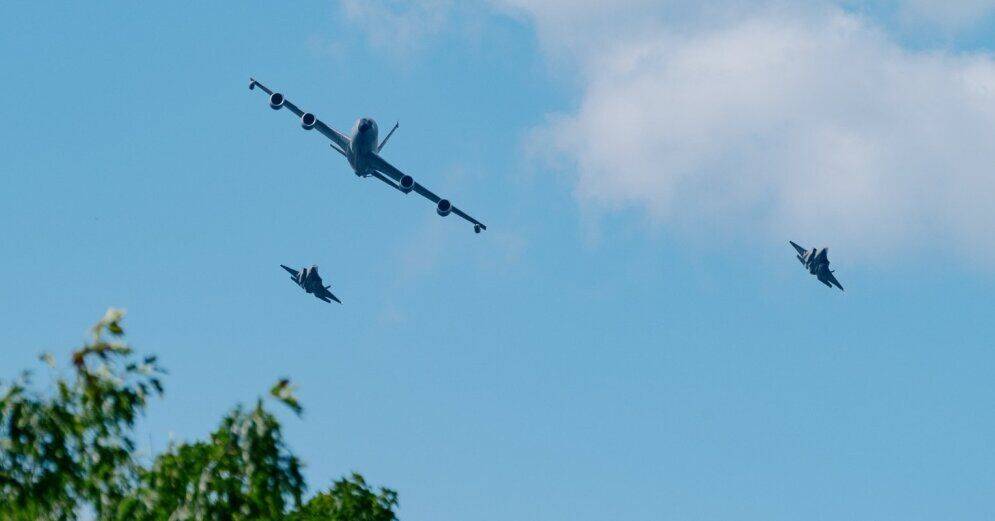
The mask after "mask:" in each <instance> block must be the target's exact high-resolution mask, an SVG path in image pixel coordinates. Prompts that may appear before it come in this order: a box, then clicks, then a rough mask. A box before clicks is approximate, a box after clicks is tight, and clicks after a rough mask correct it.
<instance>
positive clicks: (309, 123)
mask: <svg viewBox="0 0 995 521" xmlns="http://www.w3.org/2000/svg"><path fill="white" fill-rule="evenodd" d="M317 122H318V118H316V117H314V114H311V113H310V112H305V113H304V115H303V116H301V128H303V129H304V130H311V129H312V128H314V125H315V123H317Z"/></svg>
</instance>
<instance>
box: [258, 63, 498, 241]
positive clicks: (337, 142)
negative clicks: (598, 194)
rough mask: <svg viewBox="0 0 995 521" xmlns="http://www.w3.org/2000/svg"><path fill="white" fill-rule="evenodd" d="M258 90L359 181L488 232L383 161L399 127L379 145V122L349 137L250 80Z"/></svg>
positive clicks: (361, 125) (359, 125)
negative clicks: (420, 200) (326, 145)
mask: <svg viewBox="0 0 995 521" xmlns="http://www.w3.org/2000/svg"><path fill="white" fill-rule="evenodd" d="M256 87H259V90H261V91H263V92H265V93H266V94H268V95H269V106H270V107H271V108H272V109H273V110H280V109H281V108H286V109H287V110H289V111H290V112H292V113H294V115H295V116H297V117H298V118H300V121H301V127H302V128H304V130H317V131H318V132H319V133H321V134H322V135H324V136H325V137H326V138H328V139H329V140H330V141H331V147H332V149H333V150H335V151H336V152H338V153H340V154H342V156H344V157H345V158H346V160H347V161H349V166H351V167H352V170H353V172H354V173H355V174H356V175H357V176H359V177H371V176H372V177H375V178H377V179H379V180H381V181H383V182H384V183H387V184H388V185H390V186H391V187H392V188H394V189H396V190H398V191H400V192H401V193H405V194H407V193H410V192H415V193H418V194H421V195H422V196H423V197H425V198H426V199H428V200H429V201H432V202H433V203H435V211H436V213H438V214H439V215H441V216H442V217H445V216H447V215H449V214H450V213H454V214H456V215H458V216H460V217H462V218H464V219H466V220H467V221H469V222H470V223H471V224H473V231H475V232H477V233H480V231H481V230H486V229H487V226H484V224H483V223H481V222H480V221H478V220H476V219H474V218H473V217H470V216H469V215H467V214H466V213H464V212H463V211H462V210H460V209H459V208H456V207H455V206H453V204H452V203H451V202H449V199H443V198H441V197H439V196H437V195H435V194H434V193H432V192H431V191H429V189H427V188H425V187H424V186H422V185H420V184H418V183H416V182H415V180H414V178H413V177H411V176H410V175H407V174H405V173H404V172H401V171H400V170H398V169H397V168H394V166H392V165H391V164H390V163H388V162H387V160H385V159H384V158H382V157H380V152H381V151H382V150H383V147H384V146H385V145H386V144H387V140H389V139H390V136H392V135H394V131H395V130H397V127H398V125H397V124H395V125H394V128H392V129H391V131H390V132H389V133H388V134H387V137H385V138H384V139H383V141H380V142H379V143H378V142H377V139H378V138H377V133H378V130H377V122H376V121H373V120H372V119H370V118H359V119H358V120H356V125H355V126H353V128H352V131H351V132H350V135H349V136H346V135H345V134H343V133H341V132H339V131H338V130H335V129H334V128H332V127H329V126H328V125H326V124H325V123H323V122H322V121H321V120H319V119H318V118H317V116H315V115H314V114H312V113H310V112H304V111H303V110H301V109H300V108H298V107H297V105H294V104H293V103H291V102H290V100H288V99H287V98H285V97H284V96H283V94H280V93H279V92H273V91H272V90H270V89H268V88H267V87H266V86H264V85H263V84H262V83H259V82H258V81H256V80H255V79H254V78H249V90H253V89H255V88H256Z"/></svg>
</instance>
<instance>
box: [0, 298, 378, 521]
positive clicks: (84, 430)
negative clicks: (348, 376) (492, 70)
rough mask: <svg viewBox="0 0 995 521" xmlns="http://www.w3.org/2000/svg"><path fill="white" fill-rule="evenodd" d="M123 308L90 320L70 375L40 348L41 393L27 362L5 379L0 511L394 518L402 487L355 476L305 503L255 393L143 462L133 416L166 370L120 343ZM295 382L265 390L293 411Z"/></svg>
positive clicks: (295, 469) (156, 390)
mask: <svg viewBox="0 0 995 521" xmlns="http://www.w3.org/2000/svg"><path fill="white" fill-rule="evenodd" d="M123 317H124V314H123V312H121V311H118V310H113V309H112V310H109V311H108V312H107V314H106V315H105V316H104V318H103V319H101V320H100V322H98V323H97V325H96V326H94V328H93V329H92V337H91V340H90V341H89V342H88V343H86V344H85V345H84V346H83V347H81V348H79V349H77V350H75V351H74V352H73V354H72V363H71V368H72V373H71V375H70V376H69V377H64V376H62V375H61V374H59V373H58V372H57V371H56V363H55V359H54V358H53V357H52V356H50V355H43V356H42V359H43V360H44V361H45V362H46V363H47V364H48V366H49V368H50V370H51V371H52V372H53V386H52V389H51V390H50V391H49V392H48V393H44V392H40V391H38V390H36V389H34V387H33V380H32V374H31V373H30V372H24V373H22V374H21V375H20V376H19V377H18V378H16V379H15V380H13V381H11V382H10V383H8V384H7V385H5V386H4V387H3V388H0V519H12V520H29V519H30V520H39V519H44V520H65V519H75V518H76V517H77V514H78V513H79V511H80V509H81V508H83V507H85V508H87V509H89V510H92V511H93V512H94V514H95V516H96V517H97V519H100V520H114V519H120V520H124V519H128V520H130V519H140V520H163V521H165V520H170V521H172V520H184V519H191V520H193V519H219V520H232V521H235V520H248V519H269V520H279V519H295V520H297V519H299V520H312V519H332V520H359V521H367V520H368V521H394V520H396V516H395V514H394V512H393V509H394V508H395V507H396V505H397V494H396V493H395V492H394V491H391V490H388V489H381V490H380V492H379V493H374V492H373V491H372V490H371V489H370V488H369V487H368V486H367V485H366V482H365V481H364V480H363V478H362V476H360V475H359V474H353V475H352V476H351V477H349V478H344V479H342V480H339V481H336V482H335V484H334V486H333V487H332V488H331V489H330V490H329V491H327V492H324V493H322V494H318V495H317V496H315V497H314V498H312V499H311V500H310V501H308V502H307V503H306V504H304V505H303V506H302V497H303V494H304V492H305V490H306V489H307V486H306V483H305V481H304V478H303V476H302V474H301V468H302V466H303V464H302V463H301V462H300V460H299V459H298V458H297V457H296V456H294V455H293V453H292V452H291V451H290V449H289V448H288V446H287V444H286V442H285V440H284V438H283V433H282V428H281V425H280V422H279V421H278V420H277V419H276V417H275V416H274V415H273V414H272V413H271V412H269V411H268V410H267V408H266V407H265V402H264V401H263V400H262V399H258V400H257V401H256V403H255V405H254V406H253V407H251V408H245V407H243V406H236V407H234V408H233V409H232V410H231V411H230V412H229V413H228V414H227V415H225V416H224V418H222V420H221V422H220V424H219V426H218V428H217V429H215V431H214V432H212V433H211V435H210V437H209V438H208V439H207V440H205V441H195V442H190V443H179V444H174V445H171V446H170V447H169V448H168V449H167V450H166V451H165V452H164V453H162V454H159V455H158V456H157V457H156V458H155V459H154V460H153V462H152V463H151V465H149V466H148V467H144V466H142V465H140V464H139V463H138V462H137V461H138V460H137V459H136V457H135V442H134V438H133V436H134V433H133V429H134V423H135V420H136V418H137V417H138V416H139V415H140V414H143V413H144V412H145V409H146V407H147V406H148V402H149V399H150V398H152V397H153V396H161V395H162V394H163V386H162V382H161V378H162V377H163V375H164V374H165V371H164V370H163V369H162V368H161V367H159V365H158V363H157V360H156V358H155V357H154V356H146V357H144V358H139V357H137V356H136V355H135V354H134V352H133V351H132V349H131V348H130V347H128V346H127V345H125V344H124V343H123V342H122V341H121V338H122V337H123V335H124V330H123V328H122V327H121V321H122V319H123ZM293 391H294V387H293V386H292V385H291V384H290V382H289V380H286V379H283V380H280V381H279V382H277V384H276V385H274V386H273V387H272V388H271V389H270V395H271V396H272V397H273V398H275V399H276V400H278V401H279V402H281V403H282V404H284V405H286V406H287V407H289V408H290V409H291V410H292V411H294V412H295V413H296V414H298V415H300V414H301V411H302V407H301V405H300V403H299V402H298V401H297V399H296V398H295V397H294V394H293Z"/></svg>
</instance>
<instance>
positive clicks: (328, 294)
mask: <svg viewBox="0 0 995 521" xmlns="http://www.w3.org/2000/svg"><path fill="white" fill-rule="evenodd" d="M315 296H316V297H318V298H320V299H321V300H324V301H325V302H330V301H329V300H328V299H332V300H334V301H335V302H338V303H339V304H341V303H342V301H341V300H339V299H338V297H336V296H335V295H332V292H331V291H328V288H327V287H326V288H324V289H323V290H322V291H321V293H320V294H315Z"/></svg>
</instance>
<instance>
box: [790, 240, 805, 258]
mask: <svg viewBox="0 0 995 521" xmlns="http://www.w3.org/2000/svg"><path fill="white" fill-rule="evenodd" d="M788 243H789V244H791V245H792V246H794V247H795V251H797V252H798V255H805V253H806V250H805V248H802V247H801V246H799V245H797V244H795V243H794V241H788Z"/></svg>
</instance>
